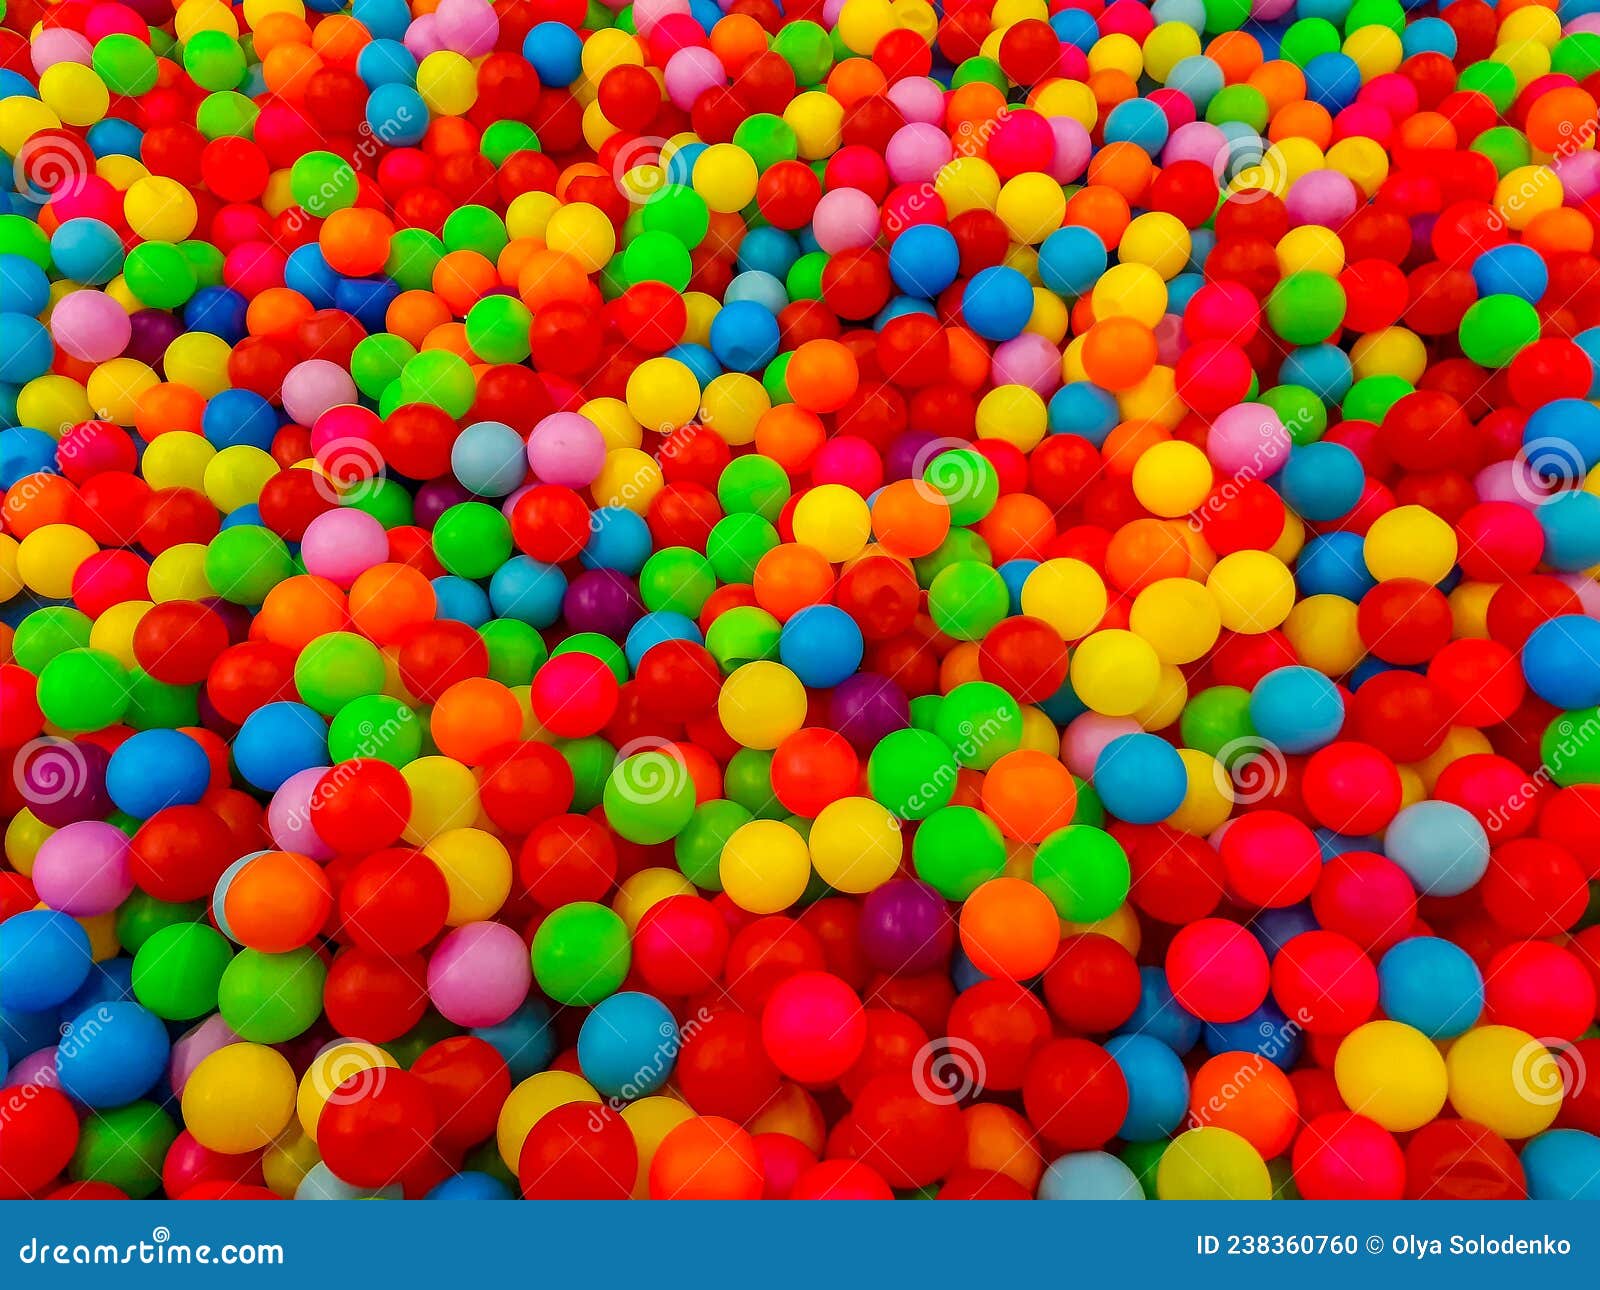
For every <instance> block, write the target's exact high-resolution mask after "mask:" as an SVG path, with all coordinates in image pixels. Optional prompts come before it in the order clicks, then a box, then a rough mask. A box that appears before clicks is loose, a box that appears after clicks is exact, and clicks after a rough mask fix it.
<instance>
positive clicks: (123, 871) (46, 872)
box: [33, 820, 133, 917]
mask: <svg viewBox="0 0 1600 1290" xmlns="http://www.w3.org/2000/svg"><path fill="white" fill-rule="evenodd" d="M33 885H34V888H35V889H36V890H37V891H38V893H39V899H40V900H42V901H43V902H44V903H45V904H46V905H48V906H50V908H51V909H58V910H60V911H61V912H62V913H64V914H71V915H73V916H74V917H86V916H90V915H94V914H109V913H110V912H111V911H112V910H114V909H115V908H116V907H117V906H118V905H120V904H121V903H122V902H123V901H125V900H126V899H127V898H128V895H129V893H130V892H132V891H133V876H132V874H131V873H130V872H129V869H128V835H127V834H126V833H124V832H123V831H122V830H121V829H119V828H117V826H116V825H114V824H106V823H105V822H104V821H101V820H79V821H77V822H76V823H74V824H68V825H66V826H65V827H64V828H60V829H57V830H56V831H55V832H54V833H52V834H51V835H50V836H49V837H48V838H46V839H45V840H44V842H43V844H42V845H41V846H40V847H39V854H38V855H37V856H36V857H35V858H34V862H33Z"/></svg>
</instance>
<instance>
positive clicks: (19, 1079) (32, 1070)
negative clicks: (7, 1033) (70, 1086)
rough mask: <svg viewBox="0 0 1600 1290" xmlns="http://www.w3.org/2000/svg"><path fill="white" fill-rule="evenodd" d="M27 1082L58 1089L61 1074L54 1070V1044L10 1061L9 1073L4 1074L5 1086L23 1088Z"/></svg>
mask: <svg viewBox="0 0 1600 1290" xmlns="http://www.w3.org/2000/svg"><path fill="white" fill-rule="evenodd" d="M29 1084H34V1085H37V1086H38V1087H39V1088H53V1089H59V1088H60V1087H61V1076H60V1074H59V1073H58V1072H57V1071H56V1046H55V1045H54V1044H51V1045H50V1047H48V1048H41V1049H39V1051H38V1052H36V1053H29V1054H28V1055H27V1056H26V1057H19V1058H17V1060H16V1061H14V1062H12V1063H11V1073H10V1074H9V1075H7V1076H6V1082H5V1087H7V1088H24V1087H26V1086H27V1085H29Z"/></svg>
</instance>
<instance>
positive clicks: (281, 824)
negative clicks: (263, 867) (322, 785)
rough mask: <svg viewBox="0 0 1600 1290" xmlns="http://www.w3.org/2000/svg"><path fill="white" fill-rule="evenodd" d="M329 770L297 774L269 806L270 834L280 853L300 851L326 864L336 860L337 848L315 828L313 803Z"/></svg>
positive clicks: (322, 768) (317, 768)
mask: <svg viewBox="0 0 1600 1290" xmlns="http://www.w3.org/2000/svg"><path fill="white" fill-rule="evenodd" d="M327 771H328V767H326V766H308V767H307V768H306V769H305V770H301V771H296V772H295V773H294V774H293V775H291V776H289V778H288V779H286V780H284V781H283V783H282V784H280V785H279V786H278V791H277V792H276V793H274V794H273V795H272V801H271V802H269V803H268V804H267V832H268V833H269V834H270V835H271V836H272V842H273V845H274V846H276V847H277V848H278V850H280V851H297V852H299V853H300V854H301V855H303V856H306V857H308V858H309V859H312V860H315V861H316V862H317V863H318V864H322V863H324V862H326V861H328V860H332V859H333V856H334V852H333V848H332V847H330V846H329V845H328V844H327V843H326V842H324V841H323V840H322V838H321V836H320V835H319V834H318V833H317V831H316V830H315V829H314V828H312V827H311V799H312V796H313V795H314V794H315V793H316V791H317V784H318V782H319V781H320V780H321V779H322V777H323V775H325V774H326V773H327Z"/></svg>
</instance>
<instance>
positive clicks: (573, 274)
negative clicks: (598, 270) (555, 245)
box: [517, 250, 593, 311]
mask: <svg viewBox="0 0 1600 1290" xmlns="http://www.w3.org/2000/svg"><path fill="white" fill-rule="evenodd" d="M592 285H593V284H591V283H590V281H589V275H588V274H587V273H585V272H584V271H583V265H581V264H579V263H578V261H577V260H575V259H574V258H573V257H572V256H570V255H568V254H567V253H566V252H565V251H549V250H546V251H541V252H539V253H538V254H537V255H530V256H529V257H528V263H527V264H526V265H524V266H523V269H522V273H521V274H520V275H519V276H518V278H517V294H518V295H519V296H521V297H522V303H523V304H525V305H527V306H528V308H529V309H532V310H535V311H537V310H540V309H543V308H544V307H545V306H546V305H551V304H554V303H555V302H556V301H558V300H569V301H572V302H573V303H582V302H583V301H584V300H585V299H586V298H587V297H588V295H589V292H590V290H591V289H592Z"/></svg>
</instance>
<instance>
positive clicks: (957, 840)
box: [911, 806, 1006, 900]
mask: <svg viewBox="0 0 1600 1290" xmlns="http://www.w3.org/2000/svg"><path fill="white" fill-rule="evenodd" d="M911 863H912V866H913V867H914V868H915V869H916V871H917V877H919V878H921V879H922V881H923V882H925V883H927V884H928V886H930V887H932V888H933V889H934V890H935V891H937V892H938V893H939V894H940V895H941V896H943V897H944V898H945V899H946V900H965V899H966V898H967V897H968V896H970V895H971V894H972V893H973V892H974V891H976V890H977V889H978V888H979V887H981V886H982V885H983V884H984V883H986V882H988V881H989V880H990V879H991V878H998V877H1000V876H1001V875H1002V874H1004V873H1005V871H1006V840H1005V838H1004V837H1003V836H1002V835H1001V833H1000V829H999V826H998V825H996V824H995V822H994V821H993V820H991V819H990V818H989V817H988V816H987V815H985V814H984V813H983V812H982V811H980V810H978V809H977V808H976V807H972V806H945V807H941V808H940V809H939V810H937V811H935V812H934V813H933V814H932V815H930V816H928V818H927V819H925V820H923V821H922V823H921V824H919V825H917V831H916V833H914V834H913V835H912V837H911Z"/></svg>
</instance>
